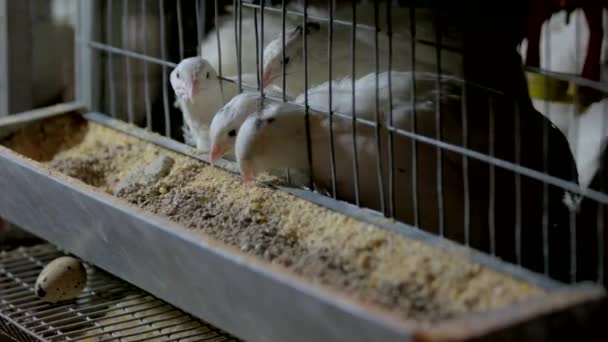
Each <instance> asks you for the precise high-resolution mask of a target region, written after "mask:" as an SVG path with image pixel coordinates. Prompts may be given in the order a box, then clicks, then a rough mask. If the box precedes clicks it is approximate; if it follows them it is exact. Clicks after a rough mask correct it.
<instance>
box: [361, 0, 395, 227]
mask: <svg viewBox="0 0 608 342" xmlns="http://www.w3.org/2000/svg"><path fill="white" fill-rule="evenodd" d="M374 25H375V26H376V32H375V34H374V50H375V51H374V52H375V53H374V63H375V74H376V77H375V78H376V79H375V83H376V84H375V95H376V173H377V181H378V196H380V211H381V212H382V213H383V214H384V215H386V216H388V212H387V209H386V203H385V197H384V168H383V165H382V164H383V163H382V145H381V141H382V140H381V136H380V129H381V128H382V124H381V123H380V89H379V87H380V84H379V81H378V78H379V74H380V56H379V55H378V54H379V52H378V50H379V48H380V47H379V46H378V31H379V30H380V26H379V23H378V0H374ZM354 114H355V113H354V112H353V115H354Z"/></svg>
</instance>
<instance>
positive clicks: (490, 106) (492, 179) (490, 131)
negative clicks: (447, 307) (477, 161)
mask: <svg viewBox="0 0 608 342" xmlns="http://www.w3.org/2000/svg"><path fill="white" fill-rule="evenodd" d="M488 109H489V110H488V114H489V118H488V126H489V127H488V144H489V152H490V157H494V101H493V96H492V95H490V97H489V98H488ZM489 167H490V193H489V196H490V201H489V204H488V226H489V229H490V253H491V254H492V255H496V220H495V215H494V212H495V210H496V208H495V203H496V202H495V201H496V184H495V178H496V169H495V166H494V164H492V163H490V164H489Z"/></svg>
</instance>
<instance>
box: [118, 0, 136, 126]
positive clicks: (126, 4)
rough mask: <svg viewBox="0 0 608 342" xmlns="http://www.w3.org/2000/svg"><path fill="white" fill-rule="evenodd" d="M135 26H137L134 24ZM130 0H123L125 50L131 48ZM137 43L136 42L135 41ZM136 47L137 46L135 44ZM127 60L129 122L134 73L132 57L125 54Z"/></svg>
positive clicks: (131, 111) (123, 45)
mask: <svg viewBox="0 0 608 342" xmlns="http://www.w3.org/2000/svg"><path fill="white" fill-rule="evenodd" d="M134 27H135V26H134ZM129 31H130V30H129V0H123V2H122V32H121V33H122V47H123V49H125V50H129V45H130V41H129V33H130V32H129ZM133 43H135V42H133ZM133 47H135V46H133ZM123 58H124V61H125V72H126V75H125V77H126V81H127V82H126V83H127V119H128V121H129V123H131V124H132V123H133V121H134V118H133V84H132V80H131V77H132V73H131V58H130V57H129V56H124V57H123Z"/></svg>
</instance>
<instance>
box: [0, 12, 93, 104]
mask: <svg viewBox="0 0 608 342" xmlns="http://www.w3.org/2000/svg"><path fill="white" fill-rule="evenodd" d="M97 5H98V3H97V2H96V1H94V0H82V1H78V3H77V15H78V18H77V24H76V34H75V39H76V42H75V44H74V47H75V50H74V54H75V61H76V62H75V68H76V78H75V80H74V81H75V97H76V101H78V102H80V103H82V104H84V105H85V106H87V108H89V109H92V110H94V109H95V108H96V107H97V94H98V93H97V89H98V85H97V80H99V77H98V75H97V67H96V66H97V64H96V63H95V57H96V56H97V55H96V54H95V53H94V52H93V50H92V49H91V48H90V47H89V46H88V44H87V43H88V42H89V41H91V40H92V39H93V38H94V35H95V29H94V28H95V27H96V24H97V20H96V16H95V13H96V9H97V8H98V6H97ZM0 113H1V111H0ZM0 115H1V114H0Z"/></svg>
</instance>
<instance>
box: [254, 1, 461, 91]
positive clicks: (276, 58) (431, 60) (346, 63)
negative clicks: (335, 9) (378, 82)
mask: <svg viewBox="0 0 608 342" xmlns="http://www.w3.org/2000/svg"><path fill="white" fill-rule="evenodd" d="M372 13H373V12H372ZM423 26H424V25H423ZM333 31H334V32H333V40H332V42H333V43H332V53H331V54H332V78H333V79H340V78H342V77H345V76H349V77H352V76H353V75H352V49H351V47H352V44H351V41H352V37H351V36H352V28H351V27H350V26H343V25H337V24H334V29H333ZM304 33H306V36H307V50H306V53H307V56H306V60H307V61H308V63H307V64H308V86H309V87H311V86H316V85H318V84H321V83H323V82H326V81H327V80H328V76H329V69H328V63H329V48H328V47H329V44H328V39H329V38H328V34H329V26H328V24H327V23H324V22H319V21H315V20H310V22H308V23H307V26H306V28H303V27H302V26H301V25H300V26H296V27H294V28H292V29H291V30H289V31H286V32H285V49H283V36H282V34H281V35H279V36H278V37H276V38H275V39H274V40H273V41H271V42H270V43H269V44H268V45H267V46H266V48H265V51H264V70H263V71H264V75H263V82H264V84H265V85H267V84H270V83H273V82H274V83H275V84H277V85H281V86H282V77H281V76H282V75H283V63H285V74H286V80H285V83H286V85H285V87H286V90H287V91H288V92H289V93H290V94H301V93H302V92H304V90H305V82H304V70H305V63H304ZM375 38H376V37H375V32H374V31H370V30H366V29H362V28H360V29H357V31H356V42H355V46H356V49H355V77H356V78H357V77H361V76H363V75H367V74H369V73H370V72H374V71H375V70H376V60H375V58H376V57H375V51H376V47H375ZM433 38H434V37H433ZM283 51H284V52H285V59H284V60H283ZM411 51H412V49H411V43H410V39H409V38H406V37H400V39H393V41H392V54H393V56H399V58H396V57H393V60H392V64H391V70H401V71H405V70H412V69H413V68H412V66H411ZM378 54H379V56H378V66H379V71H380V72H383V71H387V70H388V54H389V38H388V36H387V35H386V34H384V33H382V34H379V35H378ZM441 67H442V73H446V74H452V75H460V74H462V56H460V55H459V54H457V53H454V52H451V51H447V50H444V51H442V66H441ZM415 69H416V70H417V71H436V70H437V66H436V48H435V47H434V46H427V45H421V44H417V53H416V65H415Z"/></svg>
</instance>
